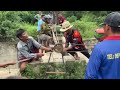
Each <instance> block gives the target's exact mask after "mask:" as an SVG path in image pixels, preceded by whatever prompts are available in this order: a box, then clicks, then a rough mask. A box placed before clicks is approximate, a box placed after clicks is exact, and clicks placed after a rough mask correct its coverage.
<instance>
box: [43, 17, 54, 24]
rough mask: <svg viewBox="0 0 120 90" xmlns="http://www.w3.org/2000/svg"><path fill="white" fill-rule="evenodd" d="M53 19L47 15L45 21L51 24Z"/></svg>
mask: <svg viewBox="0 0 120 90" xmlns="http://www.w3.org/2000/svg"><path fill="white" fill-rule="evenodd" d="M51 19H52V17H51V16H50V15H45V16H44V19H43V21H44V22H45V23H48V24H49V23H50V20H51Z"/></svg>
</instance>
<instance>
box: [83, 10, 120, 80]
mask: <svg viewBox="0 0 120 90" xmlns="http://www.w3.org/2000/svg"><path fill="white" fill-rule="evenodd" d="M103 25H104V26H103V28H104V32H105V35H106V38H105V39H104V40H103V41H102V42H99V43H98V44H97V45H96V46H95V47H94V49H93V51H92V54H91V56H90V59H89V62H88V65H87V68H86V72H85V79H120V13H118V12H112V13H110V14H108V16H107V17H106V19H105V21H104V24H103Z"/></svg>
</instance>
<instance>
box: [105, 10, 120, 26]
mask: <svg viewBox="0 0 120 90" xmlns="http://www.w3.org/2000/svg"><path fill="white" fill-rule="evenodd" d="M103 24H107V25H109V26H112V27H120V13H118V12H112V13H110V14H108V15H107V17H106V19H105V21H104V23H103Z"/></svg>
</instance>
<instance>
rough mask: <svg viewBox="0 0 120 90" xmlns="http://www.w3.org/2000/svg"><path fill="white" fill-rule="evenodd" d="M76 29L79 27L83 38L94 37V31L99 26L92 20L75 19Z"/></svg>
mask: <svg viewBox="0 0 120 90" xmlns="http://www.w3.org/2000/svg"><path fill="white" fill-rule="evenodd" d="M72 24H73V25H74V27H75V28H76V29H78V30H79V31H80V33H81V35H82V37H83V38H93V36H94V31H95V29H96V28H98V26H97V23H96V22H90V21H87V22H86V21H79V20H77V21H75V22H73V23H72Z"/></svg>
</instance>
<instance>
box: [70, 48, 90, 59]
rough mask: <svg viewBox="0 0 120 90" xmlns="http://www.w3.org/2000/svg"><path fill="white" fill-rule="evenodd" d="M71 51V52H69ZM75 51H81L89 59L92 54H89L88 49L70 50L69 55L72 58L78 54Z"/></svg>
mask: <svg viewBox="0 0 120 90" xmlns="http://www.w3.org/2000/svg"><path fill="white" fill-rule="evenodd" d="M69 51H70V52H69ZM75 51H80V52H81V53H82V54H83V55H85V56H86V57H87V58H89V57H90V54H89V53H88V50H87V49H83V50H78V49H71V50H68V53H70V54H71V55H72V56H74V55H75V54H76V52H75Z"/></svg>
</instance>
